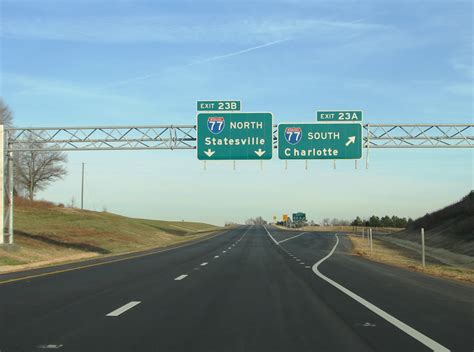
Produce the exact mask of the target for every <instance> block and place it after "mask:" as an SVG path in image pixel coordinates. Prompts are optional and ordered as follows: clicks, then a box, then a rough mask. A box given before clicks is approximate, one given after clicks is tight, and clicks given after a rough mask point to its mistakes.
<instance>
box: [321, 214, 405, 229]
mask: <svg viewBox="0 0 474 352" xmlns="http://www.w3.org/2000/svg"><path fill="white" fill-rule="evenodd" d="M411 223H413V220H412V219H411V218H401V217H398V216H396V215H393V216H388V215H385V216H382V217H379V216H377V215H372V216H371V217H369V218H364V219H362V218H361V217H360V216H357V217H356V218H355V219H354V220H352V221H351V220H346V219H338V218H333V219H330V218H324V219H323V221H322V224H321V225H323V226H367V227H398V228H406V227H407V226H409V225H410V224H411Z"/></svg>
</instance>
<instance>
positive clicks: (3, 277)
mask: <svg viewBox="0 0 474 352" xmlns="http://www.w3.org/2000/svg"><path fill="white" fill-rule="evenodd" d="M227 231H228V230H222V231H219V232H217V233H216V234H212V235H209V236H205V237H203V238H198V239H195V240H191V241H189V242H185V243H177V244H174V245H170V246H167V247H160V248H151V249H148V250H143V251H138V252H132V253H124V254H119V255H111V256H100V257H96V258H91V259H86V260H81V261H78V262H72V263H65V264H57V265H52V266H48V267H43V268H35V269H29V270H23V271H17V272H10V273H3V274H0V284H2V283H4V282H11V281H16V280H18V279H25V278H32V277H39V276H46V275H48V274H50V273H51V274H55V273H57V272H60V271H69V270H76V269H80V268H83V267H85V266H94V265H100V264H103V263H109V262H115V261H120V260H126V259H132V258H134V257H137V256H145V255H150V254H157V253H161V252H166V251H169V250H174V249H177V248H180V247H183V246H187V245H190V244H194V243H197V242H200V241H203V240H206V239H210V238H212V237H215V236H219V235H221V234H222V233H225V232H227Z"/></svg>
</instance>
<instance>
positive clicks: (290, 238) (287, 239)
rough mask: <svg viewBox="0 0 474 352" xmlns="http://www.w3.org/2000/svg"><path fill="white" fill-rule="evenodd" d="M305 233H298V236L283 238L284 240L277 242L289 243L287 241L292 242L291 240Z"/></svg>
mask: <svg viewBox="0 0 474 352" xmlns="http://www.w3.org/2000/svg"><path fill="white" fill-rule="evenodd" d="M305 233H306V232H302V233H300V234H298V235H296V236H293V237H289V238H285V239H284V240H282V241H279V242H278V244H280V243H283V242H286V241H289V240H292V239H293V238H296V237H300V236H301V235H304V234H305Z"/></svg>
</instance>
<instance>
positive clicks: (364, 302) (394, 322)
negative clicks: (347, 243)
mask: <svg viewBox="0 0 474 352" xmlns="http://www.w3.org/2000/svg"><path fill="white" fill-rule="evenodd" d="M338 244H339V237H338V236H337V234H336V244H335V245H334V247H333V248H332V250H331V252H329V254H328V255H327V256H325V257H324V258H323V259H321V260H320V261H319V262H317V263H316V264H314V265H313V271H314V273H315V274H316V275H317V276H319V277H320V278H321V279H323V280H324V281H326V282H328V283H329V284H331V285H332V286H334V287H335V288H337V289H338V290H339V291H342V292H344V293H345V294H346V295H348V296H349V297H351V298H352V299H354V300H355V301H357V302H359V303H360V304H362V305H363V306H365V307H366V308H367V309H369V310H371V311H372V312H374V313H375V314H377V315H378V316H379V317H381V318H383V319H385V320H386V321H388V322H389V323H390V324H392V325H394V326H395V327H397V328H399V329H400V330H402V331H403V332H404V333H406V334H408V335H410V336H411V337H413V338H414V339H416V340H418V341H419V342H421V343H422V344H423V345H425V346H426V347H428V348H431V349H432V350H433V351H443V352H444V351H449V349H448V348H446V347H444V346H443V345H440V344H439V343H437V342H436V341H434V340H432V339H430V338H429V337H428V336H426V335H423V334H422V333H421V332H419V331H417V330H415V329H413V328H412V327H411V326H408V325H407V324H405V323H404V322H402V321H400V320H398V319H397V318H395V317H394V316H392V315H390V314H388V313H387V312H385V311H383V310H382V309H380V308H379V307H377V306H375V305H374V304H372V303H370V302H369V301H367V300H365V299H364V298H362V297H361V296H359V295H357V294H355V293H354V292H352V291H350V290H348V289H347V288H345V287H344V286H342V285H341V284H338V283H337V282H336V281H334V280H332V279H330V278H328V277H327V276H325V275H324V274H322V273H321V272H320V271H319V270H318V267H319V265H321V263H323V262H324V261H325V260H326V259H328V258H329V257H330V256H332V255H333V253H334V251H335V250H336V247H337V245H338Z"/></svg>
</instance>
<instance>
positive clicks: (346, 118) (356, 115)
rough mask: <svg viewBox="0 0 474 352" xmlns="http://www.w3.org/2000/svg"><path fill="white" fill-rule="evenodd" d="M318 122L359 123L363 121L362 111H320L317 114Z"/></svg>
mask: <svg viewBox="0 0 474 352" xmlns="http://www.w3.org/2000/svg"><path fill="white" fill-rule="evenodd" d="M316 117H317V120H318V121H322V122H324V121H328V122H357V121H362V111H360V110H339V111H318V112H317V113H316Z"/></svg>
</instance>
